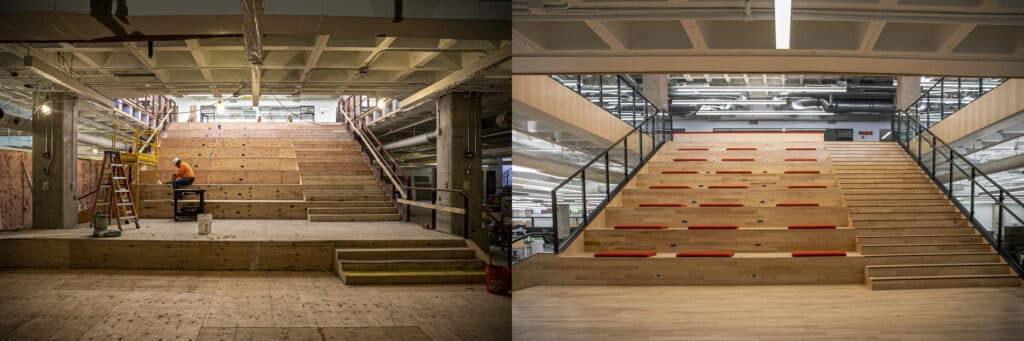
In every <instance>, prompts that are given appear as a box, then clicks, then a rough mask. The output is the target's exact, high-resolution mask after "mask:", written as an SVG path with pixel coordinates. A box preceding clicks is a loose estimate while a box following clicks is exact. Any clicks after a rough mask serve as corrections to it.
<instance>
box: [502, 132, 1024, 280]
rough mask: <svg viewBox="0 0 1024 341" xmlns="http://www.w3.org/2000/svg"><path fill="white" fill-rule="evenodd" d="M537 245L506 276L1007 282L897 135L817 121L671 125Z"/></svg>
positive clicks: (1005, 269) (1008, 273)
mask: <svg viewBox="0 0 1024 341" xmlns="http://www.w3.org/2000/svg"><path fill="white" fill-rule="evenodd" d="M749 141H757V142H749ZM911 193H912V194H911ZM543 256H550V257H537V256H535V257H531V258H530V259H527V260H525V261H524V262H521V263H519V264H518V265H517V268H516V269H515V270H513V274H514V276H516V277H517V278H518V281H520V283H517V287H519V288H521V287H524V286H530V285H537V284H575V285H602V284H611V285H735V284H841V283H858V282H866V283H867V284H868V285H869V286H870V287H871V288H872V289H899V288H930V287H958V286H1012V285H1017V286H1019V285H1021V281H1020V279H1019V278H1018V277H1017V276H1016V275H1015V274H1013V272H1012V270H1011V269H1010V267H1009V266H1008V265H1006V264H1005V263H1004V262H1003V261H1002V260H1001V259H1000V257H999V256H998V255H997V254H996V253H995V251H994V250H993V249H992V248H991V247H990V246H989V245H988V244H987V243H986V242H985V241H984V240H983V239H982V237H981V236H980V235H979V234H978V233H977V232H975V230H974V228H973V227H972V226H971V225H970V222H969V221H967V220H965V219H964V218H963V216H962V215H961V214H960V213H959V211H958V210H957V209H956V208H955V207H954V206H953V205H952V204H951V203H950V202H949V200H948V199H947V198H946V197H944V196H943V193H942V192H941V191H940V190H939V189H938V188H937V187H936V186H935V185H934V184H932V183H931V182H930V180H929V179H928V177H927V176H926V175H925V174H924V173H923V172H922V171H921V169H920V168H918V167H917V166H916V164H914V163H913V162H912V161H911V160H910V159H909V157H908V156H907V155H906V154H905V153H904V152H903V151H902V150H901V149H900V147H899V146H898V145H897V144H895V143H824V142H823V141H822V135H821V134H756V135H755V134H680V135H677V136H676V138H675V141H673V142H669V143H667V144H666V145H664V146H663V147H662V148H661V150H659V152H658V153H657V154H656V155H655V156H653V158H652V159H651V160H650V161H649V162H648V163H647V165H646V166H645V167H644V168H643V169H641V171H640V173H639V174H638V175H637V176H636V177H634V178H633V180H631V181H630V183H628V184H627V185H625V187H624V188H623V189H622V191H620V192H619V193H618V194H617V195H616V196H615V197H614V198H613V199H612V201H611V202H610V203H609V204H608V207H606V208H605V209H604V210H603V211H602V212H601V213H600V214H598V215H597V216H596V217H595V218H594V219H593V221H592V222H591V223H590V224H589V226H588V227H587V228H586V230H585V231H583V233H582V234H581V235H579V236H578V237H577V238H576V239H575V240H574V242H573V243H572V244H570V245H569V246H568V248H567V249H566V250H565V251H564V252H563V253H562V254H560V255H557V256H554V255H543ZM533 258H537V259H533ZM513 282H514V283H515V282H516V280H514V281H513Z"/></svg>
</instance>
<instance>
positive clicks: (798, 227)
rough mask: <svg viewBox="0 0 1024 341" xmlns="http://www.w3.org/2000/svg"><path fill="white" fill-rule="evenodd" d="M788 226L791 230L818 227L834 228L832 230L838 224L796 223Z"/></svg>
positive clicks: (823, 228)
mask: <svg viewBox="0 0 1024 341" xmlns="http://www.w3.org/2000/svg"><path fill="white" fill-rule="evenodd" d="M786 228H788V229H790V230H818V229H822V230H826V229H832V230H835V229H836V226H835V225H829V224H794V225H789V226H787V227H786Z"/></svg>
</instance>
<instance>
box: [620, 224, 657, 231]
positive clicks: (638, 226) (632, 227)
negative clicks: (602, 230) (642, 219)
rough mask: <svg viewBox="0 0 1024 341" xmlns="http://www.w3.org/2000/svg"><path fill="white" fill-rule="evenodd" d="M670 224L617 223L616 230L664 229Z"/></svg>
mask: <svg viewBox="0 0 1024 341" xmlns="http://www.w3.org/2000/svg"><path fill="white" fill-rule="evenodd" d="M667 228H668V225H664V224H621V225H615V229H616V230H664V229H667Z"/></svg>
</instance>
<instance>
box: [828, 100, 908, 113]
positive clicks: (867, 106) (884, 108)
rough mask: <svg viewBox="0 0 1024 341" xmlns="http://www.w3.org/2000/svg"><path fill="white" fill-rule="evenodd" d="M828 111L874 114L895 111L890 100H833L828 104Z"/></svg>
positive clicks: (894, 106)
mask: <svg viewBox="0 0 1024 341" xmlns="http://www.w3.org/2000/svg"><path fill="white" fill-rule="evenodd" d="M828 111H831V112H834V113H837V114H843V113H855V112H863V113H875V114H891V113H894V112H896V105H895V104H893V103H892V102H878V101H872V102H847V101H835V102H832V104H831V105H829V106H828Z"/></svg>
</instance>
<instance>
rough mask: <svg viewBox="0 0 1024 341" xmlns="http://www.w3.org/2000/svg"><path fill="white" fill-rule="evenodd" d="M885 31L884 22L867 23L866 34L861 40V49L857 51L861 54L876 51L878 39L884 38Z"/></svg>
mask: <svg viewBox="0 0 1024 341" xmlns="http://www.w3.org/2000/svg"><path fill="white" fill-rule="evenodd" d="M883 30H885V22H884V21H871V22H868V23H867V26H866V27H865V28H864V34H863V35H861V38H860V47H859V48H858V49H857V50H858V51H861V52H870V51H872V50H874V49H875V44H876V43H878V37H880V36H882V31H883Z"/></svg>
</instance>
